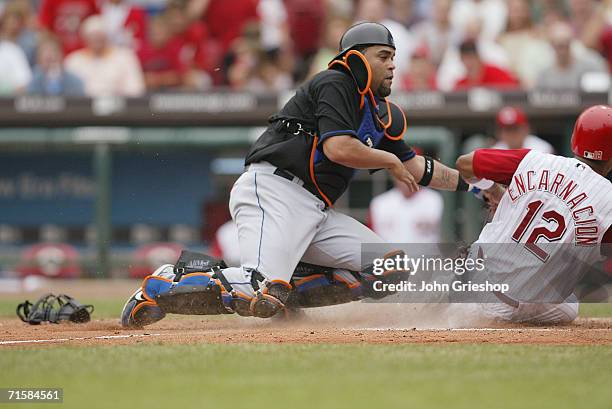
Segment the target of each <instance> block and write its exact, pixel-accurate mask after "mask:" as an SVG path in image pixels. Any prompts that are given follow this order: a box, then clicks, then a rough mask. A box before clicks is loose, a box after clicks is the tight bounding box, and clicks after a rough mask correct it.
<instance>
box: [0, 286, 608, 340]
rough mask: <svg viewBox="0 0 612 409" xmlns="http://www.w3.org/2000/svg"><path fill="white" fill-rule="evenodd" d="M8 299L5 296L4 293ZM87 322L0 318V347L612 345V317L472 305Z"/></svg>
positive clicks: (81, 289) (77, 289) (97, 290)
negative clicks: (482, 312) (531, 315)
mask: <svg viewBox="0 0 612 409" xmlns="http://www.w3.org/2000/svg"><path fill="white" fill-rule="evenodd" d="M137 286H138V281H130V280H110V281H108V280H93V281H89V282H87V281H85V282H84V281H71V282H70V281H69V282H59V281H58V282H51V283H48V284H47V285H45V286H44V287H41V288H39V289H37V290H35V291H33V292H29V293H27V294H26V293H19V294H11V296H10V297H11V298H13V297H15V299H21V300H23V299H25V298H29V299H31V300H32V299H35V298H36V297H37V296H38V295H39V294H42V293H44V292H56V293H59V292H65V293H68V294H70V295H73V296H75V297H77V298H83V299H86V298H90V297H95V298H103V297H112V298H117V297H119V298H121V299H127V297H128V296H129V295H130V294H131V293H132V292H133V290H134V289H135V288H136V287H137ZM5 296H6V294H5ZM93 318H94V320H93V321H91V322H89V323H86V324H73V323H62V324H42V325H38V326H32V325H29V324H26V323H23V322H21V321H19V320H18V319H17V318H2V319H0V348H41V347H43V348H52V347H57V346H94V345H133V344H139V343H149V342H154V343H162V344H194V343H222V344H226V343H277V344H284V343H292V344H296V343H298V344H320V343H334V344H348V343H368V344H403V343H416V344H449V343H463V344H483V343H493V344H549V345H611V344H612V319H610V318H599V319H596V318H579V319H577V320H576V321H575V322H574V323H572V324H570V325H565V326H556V327H528V326H518V325H507V324H506V325H502V324H499V323H495V322H491V321H488V320H484V319H482V317H479V316H478V314H475V312H474V307H473V305H470V304H458V305H457V304H455V305H450V306H449V305H435V304H391V303H366V302H361V303H352V304H345V305H339V306H334V307H324V308H314V309H309V310H308V311H307V312H306V313H305V314H303V316H301V317H299V318H298V319H294V320H290V321H286V320H262V319H257V318H244V317H239V316H235V315H231V316H213V317H209V316H175V315H170V316H168V317H167V318H165V319H164V320H162V321H160V322H158V323H156V324H153V325H151V326H148V327H146V328H144V329H124V328H122V327H121V325H120V324H119V312H118V313H117V318H116V319H95V313H94V316H93Z"/></svg>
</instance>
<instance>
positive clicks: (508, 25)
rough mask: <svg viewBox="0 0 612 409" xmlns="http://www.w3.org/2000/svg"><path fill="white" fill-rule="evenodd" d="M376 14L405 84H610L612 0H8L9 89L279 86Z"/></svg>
mask: <svg viewBox="0 0 612 409" xmlns="http://www.w3.org/2000/svg"><path fill="white" fill-rule="evenodd" d="M363 20H368V21H377V22H381V23H383V24H385V25H386V26H387V27H388V28H389V29H390V30H391V32H392V34H393V36H394V38H395V42H396V45H397V53H396V57H395V64H396V67H397V68H396V73H395V79H394V88H395V89H396V90H407V91H410V90H442V91H452V90H462V89H466V88H470V87H475V86H478V87H493V88H501V89H506V90H511V89H523V90H530V89H534V88H542V89H581V90H586V91H597V90H607V89H608V88H609V87H610V72H611V70H612V0H532V1H530V0H0V73H1V75H0V96H14V95H21V94H35V95H67V96H83V95H85V96H90V97H98V96H128V97H132V96H140V95H143V94H146V93H147V92H164V91H166V90H172V91H173V92H176V91H190V92H198V91H205V90H209V89H211V88H213V87H225V88H229V89H233V90H241V91H255V92H257V91H272V92H274V91H282V90H287V89H292V88H293V87H295V86H296V85H297V84H299V83H300V82H302V81H304V80H305V79H307V78H308V77H310V76H312V75H314V74H315V73H317V72H318V71H320V70H322V69H325V68H326V67H327V64H328V62H329V61H330V59H331V58H333V56H334V55H335V54H336V53H337V49H338V43H339V40H340V37H341V35H342V33H343V32H344V30H345V29H346V28H347V27H349V26H350V25H351V24H353V23H354V22H357V21H363Z"/></svg>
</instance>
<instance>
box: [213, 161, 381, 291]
mask: <svg viewBox="0 0 612 409" xmlns="http://www.w3.org/2000/svg"><path fill="white" fill-rule="evenodd" d="M275 170H276V168H275V167H274V166H273V165H271V164H269V163H267V162H261V163H255V164H252V165H250V166H249V168H248V170H247V171H246V172H245V173H243V174H242V175H241V176H240V178H238V180H237V181H236V183H235V184H234V187H233V188H232V192H231V195H230V202H229V207H230V212H231V215H232V218H233V219H234V221H235V222H236V226H237V228H238V241H239V245H240V264H241V267H230V268H227V269H225V270H224V271H223V275H224V276H225V277H226V278H227V279H228V281H229V282H230V284H231V285H232V287H233V288H234V289H235V290H236V291H239V292H242V293H244V294H247V295H249V296H252V295H253V288H252V287H251V285H250V279H251V274H250V272H249V271H248V269H255V270H257V271H259V272H260V273H261V274H262V275H263V277H264V278H265V279H267V280H268V281H272V280H282V281H285V282H289V280H290V279H291V276H292V274H293V271H294V270H295V267H296V266H297V264H298V262H299V261H300V260H302V261H304V262H307V263H312V264H318V265H322V266H328V267H336V268H343V269H348V270H354V271H359V270H361V243H383V240H382V239H381V238H380V237H379V236H378V235H377V234H375V233H374V232H373V231H371V230H370V229H368V228H367V227H366V226H364V225H363V224H361V223H359V222H358V221H357V220H355V219H353V218H351V217H349V216H347V215H344V214H342V213H338V212H336V211H335V210H333V209H325V204H324V203H323V201H321V200H320V199H318V198H317V197H316V196H314V195H313V194H312V193H310V192H309V191H307V190H306V189H304V188H303V187H302V185H303V182H302V181H301V180H300V179H298V178H297V177H294V178H293V181H290V180H288V179H285V178H283V177H281V176H278V175H275V174H274V171H275Z"/></svg>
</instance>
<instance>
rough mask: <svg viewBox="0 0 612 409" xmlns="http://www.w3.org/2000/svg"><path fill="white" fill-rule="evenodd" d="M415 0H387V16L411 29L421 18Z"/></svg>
mask: <svg viewBox="0 0 612 409" xmlns="http://www.w3.org/2000/svg"><path fill="white" fill-rule="evenodd" d="M416 3H417V2H416V1H415V0H389V13H388V14H389V18H390V19H391V20H393V21H395V22H397V23H400V24H401V25H402V26H404V28H406V29H409V30H410V29H411V28H412V27H413V26H414V25H415V24H417V23H418V22H419V21H420V20H421V16H420V15H419V10H417V4H416Z"/></svg>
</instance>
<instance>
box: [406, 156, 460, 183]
mask: <svg viewBox="0 0 612 409" xmlns="http://www.w3.org/2000/svg"><path fill="white" fill-rule="evenodd" d="M404 167H405V168H406V169H407V170H408V171H409V172H410V173H411V174H412V175H413V176H414V178H415V179H416V180H417V181H418V183H419V184H420V185H422V186H429V187H432V188H434V189H440V190H452V191H455V190H467V189H461V183H460V179H459V172H458V171H457V170H456V169H453V168H449V167H448V166H446V165H444V164H443V163H441V162H438V161H437V160H434V159H431V158H425V157H423V156H421V155H416V156H415V157H414V158H412V159H409V160H407V161H405V162H404ZM465 188H467V185H466V186H465Z"/></svg>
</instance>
